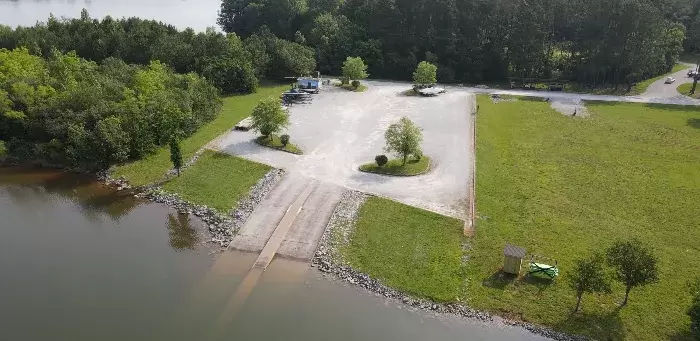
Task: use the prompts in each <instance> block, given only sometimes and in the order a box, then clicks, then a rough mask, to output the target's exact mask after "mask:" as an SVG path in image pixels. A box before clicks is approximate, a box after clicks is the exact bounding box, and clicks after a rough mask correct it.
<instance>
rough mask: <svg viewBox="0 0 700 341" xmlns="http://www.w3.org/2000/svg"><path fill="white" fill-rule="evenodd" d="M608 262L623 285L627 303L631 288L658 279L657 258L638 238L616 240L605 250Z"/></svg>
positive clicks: (623, 303)
mask: <svg viewBox="0 0 700 341" xmlns="http://www.w3.org/2000/svg"><path fill="white" fill-rule="evenodd" d="M606 254H607V258H608V264H609V265H610V266H612V267H613V268H614V269H615V277H616V278H617V280H619V281H620V282H622V284H624V285H625V300H624V301H622V304H621V305H622V306H625V305H626V304H627V299H628V298H629V294H630V291H631V290H632V288H634V287H637V286H641V285H646V284H651V283H654V282H656V281H658V280H659V270H658V268H657V266H656V263H657V262H658V260H657V259H656V257H655V256H654V255H653V254H652V252H651V250H649V249H648V248H646V247H645V246H644V245H643V244H642V243H641V242H640V241H639V240H637V239H632V240H631V241H616V242H615V243H614V244H613V245H612V246H610V247H609V248H608V250H607V252H606Z"/></svg>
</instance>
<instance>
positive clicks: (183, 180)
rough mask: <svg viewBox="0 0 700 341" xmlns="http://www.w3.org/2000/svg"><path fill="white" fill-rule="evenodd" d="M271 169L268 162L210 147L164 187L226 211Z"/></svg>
mask: <svg viewBox="0 0 700 341" xmlns="http://www.w3.org/2000/svg"><path fill="white" fill-rule="evenodd" d="M269 170H270V167H268V166H266V165H262V164H259V163H255V162H251V161H248V160H245V159H241V158H238V157H235V156H229V155H226V154H222V153H217V152H213V151H209V150H208V151H205V152H204V153H203V154H202V155H201V156H200V157H199V159H198V160H197V162H196V163H195V164H194V165H192V166H191V167H189V168H187V169H185V170H184V171H183V172H182V174H181V175H180V176H179V177H175V178H173V179H172V180H170V181H168V182H166V183H165V184H164V185H163V189H165V190H166V191H168V192H173V193H178V194H180V196H182V197H183V198H184V199H186V200H189V201H192V202H194V203H197V204H204V205H207V206H209V207H213V208H215V209H217V210H219V211H220V212H224V213H225V212H228V211H229V210H231V209H232V208H234V207H235V206H236V204H237V203H238V201H239V200H240V199H241V197H243V196H245V195H246V194H248V192H249V191H250V188H251V187H252V186H253V185H255V183H257V182H258V180H260V178H262V177H263V176H264V175H265V173H267V172H268V171H269Z"/></svg>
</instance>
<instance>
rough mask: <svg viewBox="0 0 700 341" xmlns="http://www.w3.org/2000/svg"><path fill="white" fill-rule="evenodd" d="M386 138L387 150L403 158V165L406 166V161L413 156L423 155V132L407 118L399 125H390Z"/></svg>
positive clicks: (400, 121)
mask: <svg viewBox="0 0 700 341" xmlns="http://www.w3.org/2000/svg"><path fill="white" fill-rule="evenodd" d="M384 138H385V139H386V147H385V150H386V151H387V152H388V153H395V154H397V155H398V156H399V157H401V158H402V159H403V163H402V165H406V161H407V160H408V157H409V156H411V155H413V156H418V155H423V153H422V151H421V142H423V132H422V131H421V129H420V128H419V127H418V126H416V125H415V124H414V123H413V122H412V121H411V120H409V119H408V118H406V117H402V118H401V120H399V122H398V123H394V124H392V125H390V126H389V129H387V131H386V133H385V134H384Z"/></svg>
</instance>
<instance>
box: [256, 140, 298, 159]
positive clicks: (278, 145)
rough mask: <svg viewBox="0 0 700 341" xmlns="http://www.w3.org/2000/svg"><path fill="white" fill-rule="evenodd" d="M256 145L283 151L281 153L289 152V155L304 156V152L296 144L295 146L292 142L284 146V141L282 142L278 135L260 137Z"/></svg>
mask: <svg viewBox="0 0 700 341" xmlns="http://www.w3.org/2000/svg"><path fill="white" fill-rule="evenodd" d="M255 143H257V144H259V145H261V146H265V147H269V148H273V149H277V150H281V151H283V152H287V153H292V154H297V155H301V154H304V152H303V151H302V150H301V149H300V148H299V147H297V146H296V145H295V144H293V143H291V142H289V143H287V144H286V145H284V144H282V141H280V137H279V136H277V135H270V136H269V137H265V136H260V137H258V138H256V139H255Z"/></svg>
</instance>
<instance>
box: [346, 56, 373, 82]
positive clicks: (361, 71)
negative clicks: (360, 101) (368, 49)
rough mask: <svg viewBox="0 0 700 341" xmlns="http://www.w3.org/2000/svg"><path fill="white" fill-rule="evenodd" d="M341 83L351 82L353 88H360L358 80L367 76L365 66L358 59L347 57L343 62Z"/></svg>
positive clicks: (360, 59)
mask: <svg viewBox="0 0 700 341" xmlns="http://www.w3.org/2000/svg"><path fill="white" fill-rule="evenodd" d="M342 71H343V83H344V84H347V82H348V81H350V80H352V81H353V87H355V88H357V87H359V86H360V80H361V79H365V78H367V77H368V76H369V74H367V65H365V62H364V61H363V60H362V58H360V57H347V58H346V59H345V62H343V69H342Z"/></svg>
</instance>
